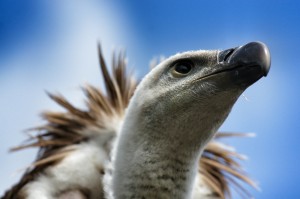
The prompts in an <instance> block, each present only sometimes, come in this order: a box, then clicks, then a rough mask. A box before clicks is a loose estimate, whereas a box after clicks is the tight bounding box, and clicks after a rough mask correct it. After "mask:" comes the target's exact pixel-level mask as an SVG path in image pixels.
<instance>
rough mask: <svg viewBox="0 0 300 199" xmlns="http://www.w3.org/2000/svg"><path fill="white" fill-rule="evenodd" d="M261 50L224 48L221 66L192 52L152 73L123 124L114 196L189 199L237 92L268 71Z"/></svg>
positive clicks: (215, 58) (209, 54)
mask: <svg viewBox="0 0 300 199" xmlns="http://www.w3.org/2000/svg"><path fill="white" fill-rule="evenodd" d="M253 48H255V50H253ZM246 50H247V51H246ZM262 52H265V46H264V45H263V44H261V43H249V44H247V45H245V46H242V47H240V48H237V49H235V50H231V51H226V52H225V53H226V56H225V57H229V59H230V60H229V61H226V59H225V57H224V58H223V57H222V53H220V52H219V51H190V52H184V53H179V54H177V55H174V56H172V57H170V58H168V59H166V60H165V61H163V62H162V63H160V64H159V65H158V66H157V67H156V68H154V69H153V70H152V71H151V72H150V73H149V74H148V75H147V76H146V77H145V78H144V79H143V80H142V81H141V83H140V84H139V86H138V87H137V89H136V91H135V93H134V95H133V97H132V99H131V101H130V103H129V106H128V109H127V111H126V115H125V119H124V123H123V126H122V127H121V131H120V137H119V141H118V144H117V151H116V158H115V162H114V170H113V178H112V179H113V182H112V190H113V193H114V196H115V197H114V198H115V199H127V198H128V199H129V198H145V199H160V198H161V199H168V198H170V199H171V198H172V199H182V198H185V199H189V198H192V193H193V187H194V183H195V179H196V176H197V172H198V170H197V169H198V162H199V160H200V156H201V155H202V152H203V150H204V147H205V146H206V144H207V143H208V142H209V141H210V140H211V138H212V137H213V136H214V135H215V133H216V132H217V130H218V128H219V127H220V125H221V124H222V123H223V122H224V120H225V119H226V117H227V116H228V114H229V112H230V110H231V108H232V106H233V105H234V103H235V101H236V100H237V98H238V97H239V96H240V94H241V93H242V92H243V91H244V90H245V89H246V88H247V87H248V86H250V85H251V84H253V83H254V82H256V81H257V80H258V79H260V78H261V77H262V76H263V75H265V73H267V70H268V67H269V64H268V63H269V60H265V59H269V58H266V57H265V56H261V53H262ZM249 57H251V59H250V60H249ZM267 57H268V55H267ZM222 58H223V59H222ZM252 58H254V59H252ZM240 60H242V61H245V62H241V61H240ZM236 62H239V63H238V65H236ZM261 62H263V64H261ZM265 62H266V64H265Z"/></svg>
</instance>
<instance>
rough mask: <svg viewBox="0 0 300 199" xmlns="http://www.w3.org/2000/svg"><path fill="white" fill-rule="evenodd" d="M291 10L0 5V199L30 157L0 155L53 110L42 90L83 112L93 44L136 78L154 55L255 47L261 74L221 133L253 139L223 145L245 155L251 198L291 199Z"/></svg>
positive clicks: (294, 112)
mask: <svg viewBox="0 0 300 199" xmlns="http://www.w3.org/2000/svg"><path fill="white" fill-rule="evenodd" d="M299 7H300V1H289V0H286V1H284V2H283V1H280V0H273V1H260V0H251V1H240V0H239V1H238V0H231V1H229V0H223V1H221V0H214V1H196V0H194V1H171V0H164V1H138V0H132V1H120V0H119V1H118V0H114V1H104V0H103V1H102V0H98V1H93V0H89V1H80V0H72V1H71V0H65V1H61V0H51V1H38V0H27V1H21V0H2V1H1V2H0V91H1V97H0V124H1V130H0V131H1V133H0V143H1V144H0V161H1V164H0V176H1V180H0V195H2V193H3V192H4V191H5V190H6V189H7V188H9V187H10V186H11V185H12V184H13V183H15V182H16V181H18V179H19V177H20V175H21V173H22V169H23V168H25V167H26V166H27V165H28V164H30V162H32V161H33V159H34V156H35V154H36V151H35V150H32V149H30V150H25V151H21V152H17V153H11V154H9V153H8V149H9V148H10V147H11V146H15V145H18V144H19V143H20V142H21V141H23V140H24V139H25V138H26V136H25V134H24V133H22V131H23V130H24V129H27V128H29V127H33V126H37V125H39V124H41V123H42V122H43V121H41V119H40V118H39V116H38V114H39V113H40V112H41V111H42V110H60V108H59V107H58V106H57V105H55V104H54V103H53V102H51V100H50V99H48V97H47V96H46V94H45V92H44V91H50V92H59V93H63V94H64V95H65V96H66V97H67V98H68V99H70V101H72V102H73V103H75V104H76V105H77V106H83V95H82V93H81V91H80V86H81V85H83V84H85V83H87V82H89V83H92V84H94V85H97V86H99V87H100V86H101V84H102V83H101V77H100V73H99V68H98V57H97V48H96V47H97V42H101V44H102V48H103V49H104V54H105V56H106V57H107V58H109V57H110V55H111V52H112V51H113V49H126V51H127V56H128V61H129V66H130V67H131V68H133V69H134V70H135V72H136V75H137V76H138V77H139V78H142V77H143V76H144V75H145V74H146V73H147V72H148V70H149V68H148V65H149V61H150V60H151V59H152V58H153V57H155V56H160V55H164V56H170V55H172V54H174V53H177V52H181V51H186V50H196V49H226V48H231V47H235V46H239V45H242V44H245V43H247V42H249V41H263V42H265V43H266V44H267V45H268V46H269V48H270V51H271V55H272V67H271V70H270V73H269V75H268V77H267V78H263V79H262V80H261V81H259V82H258V83H256V84H255V85H253V86H252V87H251V88H249V89H248V90H247V91H246V92H245V93H244V97H243V96H242V97H241V98H240V99H239V101H238V102H237V104H236V105H235V107H234V108H233V111H232V113H231V115H230V116H229V118H228V119H227V121H226V122H225V123H224V125H223V126H222V128H221V130H223V131H234V132H255V133H256V135H257V136H256V137H255V138H237V139H232V140H226V143H230V144H232V145H234V146H235V147H236V149H237V150H238V151H240V152H241V153H243V154H246V155H247V156H248V157H249V159H248V160H247V161H246V162H245V163H244V164H243V165H244V166H245V167H246V171H247V173H249V175H250V176H251V177H252V178H253V179H255V180H256V181H258V182H259V186H260V188H261V191H256V190H253V189H251V188H249V190H250V192H251V193H252V195H253V196H254V197H255V198H258V199H269V198H272V199H276V198H281V199H282V198H300V189H299V184H300V170H299V168H300V160H299V158H300V157H299V152H300V144H299V142H300V139H299V138H300V133H299V127H300V121H299V111H300V108H299V107H300V106H299V97H300V94H299V83H300V77H299V72H300V67H299V66H298V62H299V46H300V39H299V37H300V26H299V25H300V22H299V20H300V13H299ZM20 170H21V171H20ZM235 198H239V197H238V196H236V197H235Z"/></svg>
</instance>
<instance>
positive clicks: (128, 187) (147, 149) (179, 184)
mask: <svg viewBox="0 0 300 199" xmlns="http://www.w3.org/2000/svg"><path fill="white" fill-rule="evenodd" d="M129 115H130V116H129ZM141 118H142V119H141ZM153 118H155V117H151V116H149V113H148V112H144V113H141V112H138V111H136V107H135V106H134V105H132V106H130V107H129V109H128V110H127V116H126V118H125V121H124V124H123V127H122V130H121V132H120V138H119V140H118V143H117V150H116V157H115V162H114V173H113V186H112V188H113V193H114V198H115V199H127V198H145V199H154V198H155V199H160V198H161V199H167V198H172V199H176V198H178V199H182V198H184V199H187V198H191V192H192V187H193V183H194V181H195V176H196V174H197V168H198V161H199V158H200V155H201V152H202V149H203V147H204V145H205V144H206V141H207V140H208V138H207V139H204V138H203V137H202V136H201V135H205V134H206V135H207V133H208V132H209V133H210V134H213V133H211V132H214V131H215V130H216V129H215V128H214V127H209V128H206V127H203V128H201V127H200V128H197V129H193V128H187V127H186V126H184V125H181V126H182V129H180V128H181V127H180V126H178V125H172V124H174V121H173V122H171V121H168V120H173V119H174V118H169V119H168V118H166V120H165V121H159V120H156V119H153ZM204 118H205V117H203V120H204ZM181 119H182V121H180V120H181ZM206 119H207V117H206ZM208 119H209V118H208ZM183 120H184V117H180V118H176V123H181V122H182V124H184V122H185V121H183ZM204 123H205V122H204ZM187 131H188V132H187ZM193 131H195V132H193ZM177 132H182V133H177ZM193 135H197V136H193ZM211 136H212V135H209V136H208V137H211Z"/></svg>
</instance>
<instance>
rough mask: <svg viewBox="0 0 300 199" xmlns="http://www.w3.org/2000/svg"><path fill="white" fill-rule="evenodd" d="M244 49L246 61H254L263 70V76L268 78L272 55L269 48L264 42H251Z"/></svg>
mask: <svg viewBox="0 0 300 199" xmlns="http://www.w3.org/2000/svg"><path fill="white" fill-rule="evenodd" d="M241 48H244V52H245V54H246V55H245V56H246V57H247V58H246V57H245V58H246V59H248V60H249V59H250V60H251V59H252V60H254V61H255V62H256V63H257V65H259V66H260V67H261V69H262V70H263V75H264V76H267V75H268V73H269V71H270V67H271V55H270V51H269V48H268V47H267V45H266V44H264V43H262V42H250V43H248V44H246V45H244V46H242V47H241Z"/></svg>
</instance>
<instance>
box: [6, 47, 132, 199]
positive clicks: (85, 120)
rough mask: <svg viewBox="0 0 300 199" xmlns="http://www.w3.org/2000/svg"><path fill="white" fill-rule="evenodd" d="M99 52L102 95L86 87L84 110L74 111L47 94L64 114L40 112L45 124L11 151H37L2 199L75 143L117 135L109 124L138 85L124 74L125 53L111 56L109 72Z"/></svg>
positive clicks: (59, 97)
mask: <svg viewBox="0 0 300 199" xmlns="http://www.w3.org/2000/svg"><path fill="white" fill-rule="evenodd" d="M98 50H99V51H98V53H99V61H100V68H101V72H102V75H103V77H104V84H105V88H106V90H105V92H102V91H101V90H100V89H97V88H95V87H94V86H91V85H86V86H85V87H84V88H83V92H84V94H85V95H86V98H87V101H86V104H87V110H82V109H79V108H76V107H75V106H73V105H72V104H71V103H70V102H68V101H67V100H66V99H65V98H64V97H63V96H62V95H59V94H57V95H54V94H50V93H48V95H49V97H50V98H51V99H52V100H53V101H55V102H56V103H57V104H58V105H60V106H61V107H62V108H64V109H65V110H66V111H65V112H49V111H47V112H44V113H42V118H43V119H44V120H45V121H46V124H45V125H43V126H39V127H35V128H32V129H30V131H35V132H36V135H33V136H32V135H31V136H29V139H28V140H27V141H26V142H25V143H24V144H21V145H20V146H17V147H14V148H12V149H11V151H18V150H21V149H25V148H31V147H36V148H38V149H39V152H38V155H37V158H36V161H35V162H34V163H32V165H31V166H30V167H29V168H28V169H27V170H26V172H25V174H24V175H23V176H22V178H21V180H20V181H19V183H18V184H16V185H15V186H13V187H12V188H11V189H10V190H9V191H7V192H6V194H5V195H4V196H3V197H2V199H8V198H18V197H19V194H18V193H19V191H20V190H21V189H22V187H23V186H24V185H26V184H27V183H28V182H30V181H32V180H34V179H35V177H36V176H37V175H38V174H40V173H41V172H43V171H44V170H45V169H46V168H47V167H49V166H54V165H55V164H56V163H58V162H60V161H61V160H62V159H63V158H65V157H66V156H67V155H68V153H69V152H71V151H72V150H74V148H76V147H74V146H76V144H79V143H81V142H84V141H88V140H89V139H90V138H91V139H92V137H93V136H95V134H98V133H116V129H115V128H116V127H115V126H113V124H112V122H111V121H112V120H113V119H114V118H117V119H120V120H121V119H122V117H123V114H124V111H125V108H126V107H127V105H128V103H129V100H130V98H131V96H132V95H133V92H134V90H135V88H136V86H137V83H136V81H135V79H134V77H133V75H131V74H128V72H127V66H126V60H125V54H124V53H119V55H118V56H116V55H114V56H113V61H112V63H113V66H112V71H111V73H109V71H108V67H107V65H106V63H105V60H104V58H103V55H102V52H101V48H100V45H99V46H98ZM108 121H110V122H108Z"/></svg>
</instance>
